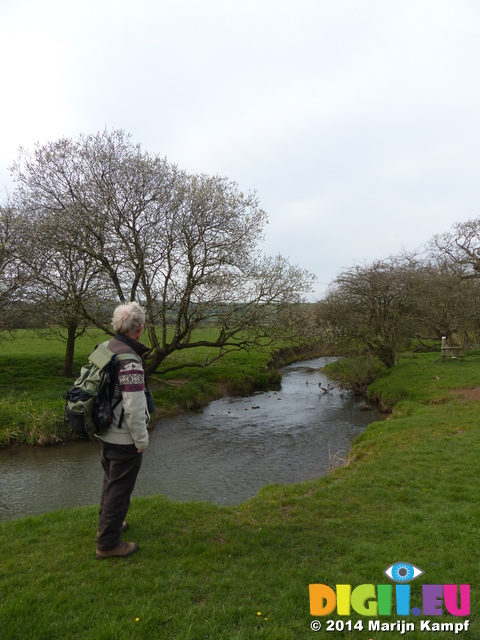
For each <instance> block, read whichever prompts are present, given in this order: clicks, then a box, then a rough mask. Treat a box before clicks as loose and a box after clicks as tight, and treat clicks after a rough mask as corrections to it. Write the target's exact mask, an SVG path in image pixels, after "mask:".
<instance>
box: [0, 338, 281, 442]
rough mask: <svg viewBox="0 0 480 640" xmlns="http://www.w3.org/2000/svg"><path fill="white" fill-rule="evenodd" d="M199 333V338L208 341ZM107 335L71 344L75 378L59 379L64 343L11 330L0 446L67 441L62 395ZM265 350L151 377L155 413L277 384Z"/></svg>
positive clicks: (1, 378)
mask: <svg viewBox="0 0 480 640" xmlns="http://www.w3.org/2000/svg"><path fill="white" fill-rule="evenodd" d="M207 334H208V332H207V331H204V332H203V335H202V337H204V338H206V337H208V335H207ZM108 338H109V336H107V335H105V334H102V333H100V332H99V331H94V330H92V331H89V332H88V333H87V334H85V335H84V336H82V338H81V339H78V340H77V346H76V352H75V367H74V370H75V376H74V377H72V378H64V377H63V376H62V367H63V360H64V350H65V345H64V344H63V343H62V342H60V341H58V340H55V339H53V338H50V339H49V338H47V337H46V336H45V335H39V334H37V333H35V332H33V331H17V332H16V333H15V335H14V339H12V340H6V341H4V342H2V345H1V350H0V446H8V445H10V444H16V443H20V444H39V445H43V444H52V443H55V442H57V441H58V440H59V439H63V438H65V437H70V436H71V433H70V431H69V430H65V429H64V428H63V412H64V404H65V400H64V399H65V394H66V392H67V391H68V389H69V388H70V387H71V386H72V384H73V383H74V381H75V379H76V377H77V376H78V373H79V371H80V368H81V366H82V365H83V364H85V363H86V361H87V356H88V354H89V353H90V352H91V351H93V349H94V348H95V345H96V344H97V343H99V342H102V341H103V340H107V339H108ZM205 351H206V349H205V348H203V349H198V350H191V352H189V354H188V356H187V355H186V354H185V352H182V353H179V354H178V355H175V356H173V357H172V358H169V363H174V364H181V363H182V362H186V361H187V359H188V360H190V359H191V358H193V359H194V360H195V359H196V360H199V359H200V358H202V357H203V356H204V355H205ZM271 353H272V352H271V351H270V350H265V351H262V350H254V351H250V352H248V353H247V352H245V351H243V352H242V351H237V352H232V353H230V354H227V355H226V356H225V357H224V358H222V359H220V360H218V361H217V362H215V363H214V364H213V365H212V366H210V367H208V368H205V369H188V370H187V369H182V370H180V371H175V372H172V373H170V374H166V375H165V376H158V375H155V374H153V375H152V376H151V378H150V381H149V384H150V388H151V390H152V392H153V394H154V397H155V403H156V406H157V408H158V410H159V412H162V411H166V412H178V411H181V410H190V409H195V408H198V407H200V406H204V405H205V404H206V403H208V402H209V401H211V400H213V399H214V398H217V397H220V396H221V395H222V394H224V393H229V394H238V393H249V392H251V391H252V390H254V389H259V388H264V387H266V386H268V385H271V384H273V383H275V382H279V380H280V378H279V376H278V372H276V371H274V370H272V369H270V368H268V367H267V365H268V362H269V360H270V358H271Z"/></svg>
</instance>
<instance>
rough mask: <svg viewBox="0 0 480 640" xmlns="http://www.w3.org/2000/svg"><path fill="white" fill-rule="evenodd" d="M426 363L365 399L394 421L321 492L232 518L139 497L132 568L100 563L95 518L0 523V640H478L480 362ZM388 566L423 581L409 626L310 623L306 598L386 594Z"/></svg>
mask: <svg viewBox="0 0 480 640" xmlns="http://www.w3.org/2000/svg"><path fill="white" fill-rule="evenodd" d="M433 356H435V354H418V355H417V356H416V357H408V356H405V357H404V358H402V360H401V363H400V364H399V366H398V367H395V368H394V369H392V370H390V371H388V372H387V373H386V374H384V375H382V376H381V378H379V379H378V380H377V381H376V382H375V383H374V385H372V388H371V389H370V393H371V396H372V398H376V399H380V400H381V401H382V403H383V404H384V406H389V407H390V408H391V409H392V414H391V416H390V417H389V419H388V420H385V421H382V422H376V423H374V424H372V425H370V426H369V427H368V428H367V429H366V431H365V432H364V433H363V434H362V435H361V436H360V437H359V438H358V439H357V441H356V442H355V444H354V448H353V452H354V453H355V456H356V458H355V462H353V463H352V464H350V465H349V466H348V467H345V468H341V469H338V470H336V471H335V472H334V473H333V474H332V475H329V476H328V477H326V478H322V479H320V480H315V481H310V482H306V483H302V484H296V485H290V486H278V485H277V486H270V487H267V488H265V489H264V490H262V491H261V492H260V494H259V495H258V497H256V498H254V499H252V500H250V501H248V502H247V503H244V504H242V505H239V506H237V507H217V506H214V505H210V504H207V503H173V502H169V501H167V500H165V499H164V498H162V497H160V496H156V497H150V498H137V499H134V500H133V503H132V507H131V510H130V513H129V522H130V530H129V534H128V538H127V539H128V540H134V541H136V542H138V543H139V544H140V550H139V551H138V552H137V553H136V554H134V555H133V556H131V557H130V558H126V559H119V560H113V559H112V560H109V561H102V562H99V561H97V560H95V531H96V525H97V507H96V506H92V507H84V508H77V509H71V510H65V511H57V512H54V513H51V514H47V515H44V516H38V517H29V518H24V519H20V520H16V521H10V522H5V523H2V524H0V545H1V549H2V561H1V564H0V593H1V598H0V621H1V628H0V637H2V638H6V639H8V640H16V639H18V640H23V639H24V638H35V639H43V638H45V639H47V638H48V639H49V640H52V639H56V638H58V639H60V638H61V639H62V640H63V639H64V638H78V639H85V640H87V639H88V640H92V639H93V640H97V639H98V640H100V639H107V638H108V639H112V638H118V639H121V640H129V639H133V638H135V639H138V638H145V639H147V638H148V639H149V640H150V639H151V638H155V639H157V638H160V639H163V638H165V639H167V638H168V639H171V638H175V639H176V640H177V639H180V640H186V639H197V638H198V639H200V638H214V639H217V638H218V639H225V640H227V639H228V640H230V639H232V638H235V639H241V640H251V638H269V639H270V638H271V639H272V640H291V639H292V638H296V639H297V638H312V629H311V625H312V623H314V621H316V620H318V622H319V623H321V625H322V628H321V630H320V633H319V637H320V636H321V637H324V635H323V634H325V637H327V636H329V635H332V637H335V638H349V639H355V640H366V639H368V638H377V637H378V638H380V637H382V638H383V637H385V638H387V637H388V640H392V639H400V638H404V637H408V638H409V639H414V640H425V638H426V637H427V636H428V635H429V634H428V633H427V631H426V630H425V629H426V626H425V620H428V619H429V620H430V622H429V623H428V624H429V625H430V629H432V628H434V627H433V625H434V623H435V624H438V627H435V634H434V635H435V638H436V639H440V640H452V638H453V637H457V635H454V633H453V632H452V631H451V629H450V625H453V626H452V627H451V628H454V625H455V623H458V624H459V623H462V625H463V626H462V629H464V630H463V631H462V634H463V635H462V634H459V635H458V637H464V638H479V637H480V619H479V617H480V616H479V614H480V606H479V602H480V589H479V583H478V567H479V566H480V550H479V545H478V539H479V534H480V506H479V502H478V496H479V495H480V474H479V473H478V460H479V459H480V437H479V429H478V424H479V417H480V405H479V401H478V400H477V399H469V398H466V397H465V396H464V397H462V398H461V399H460V397H459V392H460V390H462V393H463V390H464V389H476V388H477V387H478V386H479V385H480V366H479V362H480V357H479V354H472V355H470V356H466V357H465V358H463V359H462V362H461V363H460V362H458V361H454V362H441V361H440V362H438V361H437V359H438V358H435V357H433ZM398 562H402V563H408V564H409V565H414V566H415V567H417V568H418V569H420V570H421V571H423V574H422V575H420V576H419V577H417V578H415V579H413V580H412V581H411V582H409V584H410V596H411V597H410V604H409V607H410V609H411V610H410V615H404V616H400V615H398V614H397V609H396V606H397V605H396V600H395V597H394V596H393V597H392V601H391V611H390V609H388V607H387V605H386V604H385V603H384V605H383V606H384V608H383V615H382V616H380V618H375V617H374V619H379V620H380V621H381V623H383V624H386V625H388V628H389V631H388V633H387V632H386V631H378V632H374V631H370V632H369V621H370V620H371V619H372V618H371V617H369V616H368V615H366V613H365V611H364V610H362V607H361V604H362V603H358V602H357V603H356V605H355V607H352V608H351V609H350V610H348V603H347V604H345V605H344V606H345V607H346V608H347V609H346V610H345V611H344V615H338V613H337V611H336V609H335V607H333V609H332V611H331V613H330V614H329V615H327V616H324V617H322V616H319V615H316V616H312V615H311V613H310V600H309V585H311V584H324V585H327V586H329V587H331V588H332V589H335V586H336V585H337V584H343V585H351V586H352V589H353V588H355V587H356V586H358V585H374V588H375V589H376V585H380V584H386V585H392V586H393V588H394V592H395V586H394V583H393V582H392V580H391V579H390V578H389V577H387V575H385V574H384V571H386V570H388V568H389V567H391V566H392V564H394V563H398ZM424 584H429V585H440V586H441V587H439V589H441V594H440V591H439V589H437V592H438V594H440V595H438V598H437V600H436V607H435V611H434V615H432V614H430V615H429V616H428V615H427V613H423V608H428V603H426V602H425V600H424V599H423V598H422V585H424ZM448 584H449V585H461V584H463V585H470V596H469V599H468V602H467V601H466V599H465V598H463V599H462V601H461V602H460V601H458V602H457V608H458V610H460V609H461V610H462V615H455V614H454V613H452V612H451V609H452V608H453V607H452V601H450V603H449V610H447V608H446V606H445V600H444V597H443V593H444V591H443V586H442V585H448ZM458 593H460V589H458ZM364 604H368V603H367V602H366V603H364ZM467 608H468V615H466V614H465V612H466V611H467ZM358 609H359V610H360V613H359V612H358V611H357V610H358ZM417 609H418V611H417ZM430 610H431V609H430ZM413 611H414V612H415V613H418V614H419V615H414V613H412V612H413ZM329 620H330V621H331V622H329ZM402 621H403V622H408V623H409V624H410V625H412V627H413V629H412V628H411V627H409V631H408V634H404V633H403V632H402V624H401V623H402ZM467 621H468V625H467V626H468V630H465V629H466V626H465V625H466V622H467ZM397 622H398V623H399V624H396V623H397ZM342 624H343V626H342ZM336 625H338V626H336ZM349 625H350V626H349ZM442 625H444V626H442ZM329 627H330V628H332V629H333V633H330V634H329V633H327V629H328V628H329ZM422 627H423V628H422ZM340 628H341V629H343V631H342V630H341V629H340ZM380 628H381V627H380ZM457 628H459V627H457Z"/></svg>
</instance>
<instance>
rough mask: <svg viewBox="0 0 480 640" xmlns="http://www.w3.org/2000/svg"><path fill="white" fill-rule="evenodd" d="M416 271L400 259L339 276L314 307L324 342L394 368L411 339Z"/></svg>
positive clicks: (416, 267)
mask: <svg viewBox="0 0 480 640" xmlns="http://www.w3.org/2000/svg"><path fill="white" fill-rule="evenodd" d="M418 270H419V265H418V263H417V262H416V261H415V260H413V259H411V258H409V257H407V256H403V257H391V258H388V259H387V260H378V261H375V262H373V263H372V264H369V265H361V266H356V267H352V268H350V269H348V270H346V271H344V272H343V273H341V274H340V275H339V276H338V277H337V278H336V279H335V280H334V282H333V283H332V285H331V287H330V290H329V292H328V294H327V296H326V297H325V298H324V300H322V301H320V303H319V305H318V317H319V322H320V324H321V326H322V328H323V331H324V335H325V336H326V338H327V339H328V338H330V339H331V341H332V342H333V343H334V344H336V345H338V347H339V348H341V349H342V350H346V351H350V352H352V353H353V352H356V353H358V352H360V353H370V354H372V355H375V356H377V357H378V358H379V359H380V360H381V361H382V362H383V363H384V364H385V365H386V366H387V367H393V366H394V365H395V364H396V363H397V362H398V357H399V352H400V349H401V347H402V346H403V345H404V344H405V342H406V341H409V340H411V338H412V337H413V336H414V335H415V326H416V321H417V320H418V318H416V317H415V315H416V312H415V309H414V304H413V301H414V298H415V292H418V277H417V276H418Z"/></svg>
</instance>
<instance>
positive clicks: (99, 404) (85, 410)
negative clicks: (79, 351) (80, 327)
mask: <svg viewBox="0 0 480 640" xmlns="http://www.w3.org/2000/svg"><path fill="white" fill-rule="evenodd" d="M107 345H108V342H103V343H102V344H99V345H97V346H96V347H95V350H94V351H93V352H92V353H91V354H90V355H89V356H88V364H86V365H85V366H84V367H82V369H81V371H80V377H79V378H78V379H77V380H75V384H74V385H73V387H72V388H71V389H70V391H68V392H67V395H66V403H65V415H66V417H68V421H69V423H70V426H71V428H72V431H73V432H74V433H75V434H77V436H79V437H80V438H84V439H88V438H91V437H92V436H94V435H102V433H105V431H106V430H107V429H108V427H109V426H110V425H111V424H112V421H113V411H114V409H115V407H116V406H117V405H118V404H119V403H120V402H121V398H119V400H118V401H117V402H116V403H115V404H113V405H112V397H113V391H114V387H115V376H116V372H117V364H118V362H119V361H120V360H138V362H140V363H141V362H142V361H141V358H140V357H138V356H135V355H133V354H130V353H122V354H118V355H116V354H115V353H113V351H111V350H110V349H109V348H108V347H107ZM119 426H120V424H119Z"/></svg>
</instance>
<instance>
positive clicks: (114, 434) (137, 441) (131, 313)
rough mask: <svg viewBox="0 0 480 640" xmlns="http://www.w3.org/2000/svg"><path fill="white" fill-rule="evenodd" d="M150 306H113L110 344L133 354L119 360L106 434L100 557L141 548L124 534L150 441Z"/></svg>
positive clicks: (99, 542)
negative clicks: (146, 361) (146, 329)
mask: <svg viewBox="0 0 480 640" xmlns="http://www.w3.org/2000/svg"><path fill="white" fill-rule="evenodd" d="M144 322H145V312H144V310H143V309H142V307H141V306H140V305H139V304H137V303H136V302H130V303H128V304H122V305H120V306H119V307H117V308H116V309H115V311H114V314H113V318H112V326H113V329H114V331H115V332H116V334H115V337H114V338H112V339H111V340H110V341H109V343H108V348H109V349H110V350H111V351H113V352H114V353H115V354H117V355H119V354H129V355H131V356H132V357H131V359H130V358H128V359H121V360H119V361H118V367H117V375H116V380H115V390H114V393H113V398H112V407H113V422H112V424H111V425H110V427H109V428H108V430H107V431H106V432H105V433H104V434H102V435H101V436H97V437H98V438H100V440H102V458H101V462H102V467H103V470H104V478H103V490H102V497H101V500H100V517H99V527H98V533H97V558H111V557H126V556H129V555H131V554H132V553H135V551H137V549H138V544H137V543H136V542H124V541H123V540H121V538H120V534H121V533H122V532H123V531H125V530H126V529H127V528H128V524H127V523H126V522H125V516H126V515H127V511H128V508H129V506H130V497H131V495H132V491H133V489H134V487H135V482H136V479H137V475H138V472H139V470H140V466H141V464H142V457H143V452H144V451H145V449H146V447H147V445H148V431H147V427H148V423H149V419H150V416H149V414H148V408H147V401H146V395H145V373H144V370H143V365H142V359H141V356H142V354H144V353H145V352H146V351H148V348H147V347H146V346H145V345H143V344H141V343H140V342H139V339H140V336H141V335H142V332H143V326H144Z"/></svg>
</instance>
